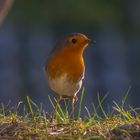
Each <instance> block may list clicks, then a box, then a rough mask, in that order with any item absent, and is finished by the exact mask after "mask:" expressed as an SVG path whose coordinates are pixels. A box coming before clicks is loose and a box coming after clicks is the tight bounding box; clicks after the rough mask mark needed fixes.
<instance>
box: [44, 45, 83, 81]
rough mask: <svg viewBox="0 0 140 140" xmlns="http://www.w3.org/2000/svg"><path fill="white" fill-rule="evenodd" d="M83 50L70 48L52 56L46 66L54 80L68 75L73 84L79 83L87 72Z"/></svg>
mask: <svg viewBox="0 0 140 140" xmlns="http://www.w3.org/2000/svg"><path fill="white" fill-rule="evenodd" d="M83 49H84V48H76V47H72V46H70V47H65V48H63V49H62V50H61V51H59V52H57V53H54V54H52V55H51V56H50V58H49V60H48V62H47V64H46V65H45V70H46V72H47V74H49V76H51V77H52V78H55V77H59V76H61V75H63V74H67V75H68V79H69V81H70V82H71V83H75V82H78V81H79V80H80V79H81V78H82V76H83V73H84V70H85V66H84V60H83V56H82V55H83Z"/></svg>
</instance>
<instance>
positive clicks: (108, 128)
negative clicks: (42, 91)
mask: <svg viewBox="0 0 140 140" xmlns="http://www.w3.org/2000/svg"><path fill="white" fill-rule="evenodd" d="M84 92H85V91H84V89H83V90H82V94H81V97H80V100H79V104H78V115H77V116H76V120H75V121H73V120H72V119H71V118H72V117H71V111H70V110H69V102H68V101H67V100H65V101H64V107H63V108H62V107H61V106H60V105H59V104H58V103H57V100H56V99H55V98H54V99H51V98H50V97H49V100H50V105H51V106H52V107H53V108H54V112H52V114H49V113H47V112H46V111H45V110H44V109H43V108H42V105H37V104H36V103H35V102H33V101H32V100H31V99H30V98H29V97H28V96H27V105H25V104H23V103H22V102H19V103H18V104H17V105H16V106H15V107H12V108H10V107H9V106H4V105H3V104H1V108H0V139H1V140H7V139H11V140H34V139H35V140H61V139H62V140H64V139H68V140H71V139H77V140H108V139H109V140H125V139H126V140H131V139H140V116H139V114H138V113H137V111H138V110H139V108H135V109H134V108H133V107H131V106H128V109H127V110H126V109H125V108H124V105H125V102H126V98H127V96H128V92H127V93H126V94H125V96H124V98H123V99H122V100H121V101H120V103H118V104H117V103H116V102H115V101H113V107H112V108H113V109H112V110H111V111H109V112H105V110H104V108H103V105H102V104H103V102H104V100H105V99H106V98H107V95H105V96H104V97H103V98H102V99H101V98H100V96H99V95H98V106H95V105H94V103H92V107H93V111H92V112H90V111H89V110H88V108H87V107H86V106H85V111H86V112H87V115H86V116H85V117H84V118H81V107H82V101H83V98H84ZM56 105H57V110H56ZM21 108H22V110H23V113H22V114H23V115H22V116H21V115H20V113H19V112H21ZM99 110H101V111H102V114H103V116H102V117H101V116H100V115H99V114H98V111H99Z"/></svg>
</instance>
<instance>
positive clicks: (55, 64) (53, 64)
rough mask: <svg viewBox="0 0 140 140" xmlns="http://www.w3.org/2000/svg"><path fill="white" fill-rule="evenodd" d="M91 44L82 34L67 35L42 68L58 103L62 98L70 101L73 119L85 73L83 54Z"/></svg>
mask: <svg viewBox="0 0 140 140" xmlns="http://www.w3.org/2000/svg"><path fill="white" fill-rule="evenodd" d="M91 42H92V40H91V39H89V38H88V37H87V36H86V35H84V34H81V33H72V34H68V35H67V36H65V37H64V38H63V39H62V40H61V41H60V42H58V43H57V44H56V46H55V47H54V49H53V50H52V52H51V54H50V55H49V57H48V59H47V61H46V62H45V66H44V70H45V73H46V76H47V81H48V84H49V86H50V88H51V89H52V90H53V91H54V92H55V93H57V95H58V97H59V98H58V103H59V101H60V100H61V99H63V98H69V99H71V101H72V114H73V118H74V103H75V101H77V100H78V98H77V96H76V95H77V93H78V91H79V90H80V88H81V86H82V80H83V79H84V73H85V64H84V59H83V52H84V50H85V48H86V47H87V46H88V45H89V43H91Z"/></svg>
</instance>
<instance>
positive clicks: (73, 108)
mask: <svg viewBox="0 0 140 140" xmlns="http://www.w3.org/2000/svg"><path fill="white" fill-rule="evenodd" d="M77 101H78V97H77V96H73V97H72V119H73V121H74V111H75V103H76V102H77Z"/></svg>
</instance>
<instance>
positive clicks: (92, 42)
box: [88, 39, 96, 44]
mask: <svg viewBox="0 0 140 140" xmlns="http://www.w3.org/2000/svg"><path fill="white" fill-rule="evenodd" d="M88 42H89V43H90V44H96V40H92V39H88Z"/></svg>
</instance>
